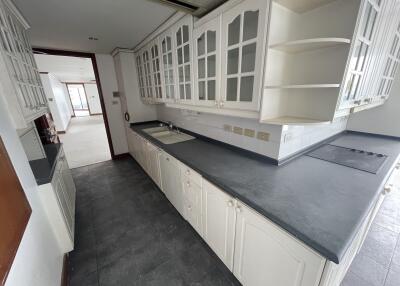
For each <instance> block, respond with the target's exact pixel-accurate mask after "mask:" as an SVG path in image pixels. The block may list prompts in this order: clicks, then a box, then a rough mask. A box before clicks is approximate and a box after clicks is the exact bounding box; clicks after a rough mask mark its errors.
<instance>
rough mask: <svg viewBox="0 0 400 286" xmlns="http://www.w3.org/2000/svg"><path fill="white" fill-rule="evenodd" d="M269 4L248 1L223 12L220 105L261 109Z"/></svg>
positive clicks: (258, 0) (255, 0) (261, 1)
mask: <svg viewBox="0 0 400 286" xmlns="http://www.w3.org/2000/svg"><path fill="white" fill-rule="evenodd" d="M269 6H270V1H268V0H247V1H244V2H242V3H241V4H238V5H236V6H235V7H233V8H232V9H230V10H228V11H227V12H225V13H224V14H223V15H222V32H221V35H222V65H221V66H222V89H221V91H222V98H223V100H222V101H221V103H220V107H223V108H234V109H244V110H258V109H259V105H260V98H261V94H262V79H263V67H264V50H265V48H264V47H265V44H266V31H267V30H266V26H267V15H268V14H269V13H268V9H269Z"/></svg>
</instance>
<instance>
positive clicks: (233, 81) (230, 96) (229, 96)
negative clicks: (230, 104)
mask: <svg viewBox="0 0 400 286" xmlns="http://www.w3.org/2000/svg"><path fill="white" fill-rule="evenodd" d="M237 83H238V79H237V78H236V77H234V78H228V81H227V88H226V100H227V101H236V99H237Z"/></svg>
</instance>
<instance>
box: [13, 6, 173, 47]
mask: <svg viewBox="0 0 400 286" xmlns="http://www.w3.org/2000/svg"><path fill="white" fill-rule="evenodd" d="M13 2H14V3H15V5H16V6H17V8H18V9H19V10H20V11H21V13H22V14H23V15H24V17H25V18H26V20H27V21H28V23H29V24H30V26H31V28H30V29H29V32H28V34H29V37H30V39H31V43H32V46H34V47H41V48H52V49H61V50H72V51H84V52H94V53H110V52H111V51H112V50H113V49H114V48H115V47H123V48H133V47H134V46H136V45H137V44H138V43H140V41H141V40H143V39H144V38H145V37H146V36H147V35H148V34H150V33H151V32H153V31H154V30H155V29H156V28H157V27H158V26H159V25H161V24H162V23H163V22H164V21H165V20H167V19H168V18H169V17H170V16H172V15H173V14H174V12H175V11H176V9H173V8H171V7H170V6H167V5H164V4H161V3H159V2H156V1H150V0H29V1H27V0H13ZM89 37H95V38H98V40H97V41H93V40H89V39H88V38H89Z"/></svg>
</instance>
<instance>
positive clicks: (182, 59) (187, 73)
mask: <svg viewBox="0 0 400 286" xmlns="http://www.w3.org/2000/svg"><path fill="white" fill-rule="evenodd" d="M173 31H174V35H173V40H174V44H175V52H176V58H177V65H176V72H177V75H178V96H177V99H178V100H179V102H181V103H190V102H192V99H193V96H192V94H193V77H192V76H193V71H192V32H193V17H192V16H191V15H188V16H185V17H184V18H182V19H181V20H180V21H178V22H177V23H176V24H175V26H174V29H173Z"/></svg>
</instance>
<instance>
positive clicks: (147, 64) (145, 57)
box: [142, 47, 154, 101]
mask: <svg viewBox="0 0 400 286" xmlns="http://www.w3.org/2000/svg"><path fill="white" fill-rule="evenodd" d="M142 61H143V70H144V77H145V81H144V84H145V92H146V100H147V101H151V100H152V99H153V98H154V90H153V87H154V86H153V79H152V77H151V76H152V74H151V59H150V48H149V47H146V48H145V49H144V51H143V53H142Z"/></svg>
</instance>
